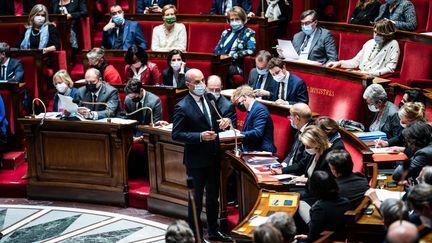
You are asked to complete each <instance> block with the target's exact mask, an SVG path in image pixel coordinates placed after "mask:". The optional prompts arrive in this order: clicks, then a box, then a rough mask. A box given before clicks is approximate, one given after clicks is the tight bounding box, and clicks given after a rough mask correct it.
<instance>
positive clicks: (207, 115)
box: [200, 97, 212, 127]
mask: <svg viewBox="0 0 432 243" xmlns="http://www.w3.org/2000/svg"><path fill="white" fill-rule="evenodd" d="M200 100H201V105H202V108H203V113H204V116H205V118H206V120H207V122H208V124H209V125H210V127H211V126H212V123H211V121H210V116H209V112H208V110H207V107H206V106H205V103H204V97H201V98H200Z"/></svg>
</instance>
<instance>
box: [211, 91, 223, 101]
mask: <svg viewBox="0 0 432 243" xmlns="http://www.w3.org/2000/svg"><path fill="white" fill-rule="evenodd" d="M209 93H210V94H212V95H213V96H214V97H215V98H216V99H217V100H218V99H219V97H220V96H221V94H220V93H219V92H209Z"/></svg>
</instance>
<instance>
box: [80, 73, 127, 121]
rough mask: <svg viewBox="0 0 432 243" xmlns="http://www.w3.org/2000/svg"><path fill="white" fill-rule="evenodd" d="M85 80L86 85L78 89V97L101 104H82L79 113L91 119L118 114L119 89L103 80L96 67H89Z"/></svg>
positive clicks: (81, 99)
mask: <svg viewBox="0 0 432 243" xmlns="http://www.w3.org/2000/svg"><path fill="white" fill-rule="evenodd" d="M85 82H86V85H85V86H83V87H81V88H79V89H78V94H77V99H78V100H79V101H84V102H92V103H95V102H97V103H99V104H82V106H83V107H82V108H79V109H78V113H80V114H81V115H82V116H83V117H84V118H86V119H91V120H97V119H103V118H107V117H114V116H116V115H117V113H118V112H119V111H120V101H119V94H118V91H117V89H116V88H114V87H112V86H111V85H109V84H108V83H106V82H105V81H102V77H101V73H100V72H99V70H97V69H95V68H89V69H87V71H86V73H85ZM101 103H105V104H106V105H104V104H101Z"/></svg>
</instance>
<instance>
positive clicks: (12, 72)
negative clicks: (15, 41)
mask: <svg viewBox="0 0 432 243" xmlns="http://www.w3.org/2000/svg"><path fill="white" fill-rule="evenodd" d="M9 51H10V47H9V45H8V44H7V43H6V42H0V81H15V82H21V81H22V80H23V78H24V67H23V64H22V61H21V60H18V59H15V58H11V57H9V56H10V55H9Z"/></svg>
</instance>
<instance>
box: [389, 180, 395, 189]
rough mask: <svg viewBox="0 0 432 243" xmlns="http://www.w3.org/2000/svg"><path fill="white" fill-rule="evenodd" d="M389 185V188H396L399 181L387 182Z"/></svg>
mask: <svg viewBox="0 0 432 243" xmlns="http://www.w3.org/2000/svg"><path fill="white" fill-rule="evenodd" d="M387 187H388V188H395V187H397V183H396V182H394V181H390V182H387Z"/></svg>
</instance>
